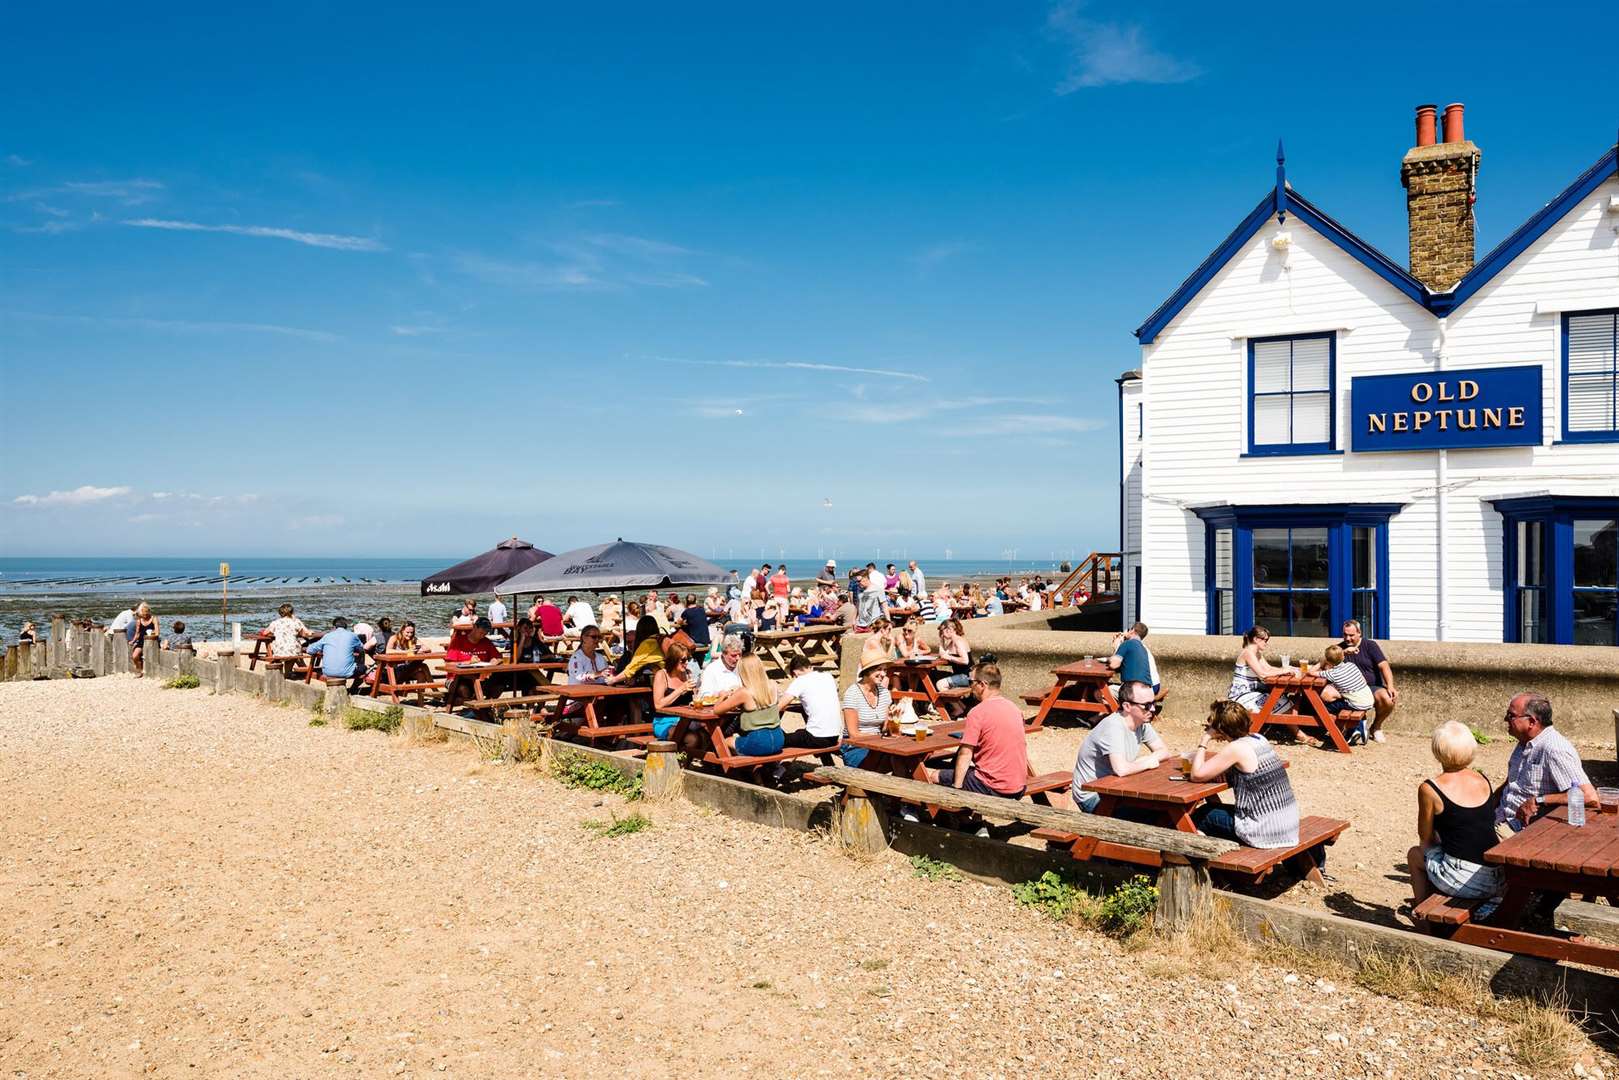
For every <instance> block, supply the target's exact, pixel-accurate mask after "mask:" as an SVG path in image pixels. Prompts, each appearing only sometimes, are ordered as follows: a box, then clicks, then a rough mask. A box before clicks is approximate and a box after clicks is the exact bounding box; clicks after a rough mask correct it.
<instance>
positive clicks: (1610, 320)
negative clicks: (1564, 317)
mask: <svg viewBox="0 0 1619 1080" xmlns="http://www.w3.org/2000/svg"><path fill="white" fill-rule="evenodd" d="M1614 318H1615V316H1613V315H1571V316H1569V320H1568V372H1569V374H1570V375H1574V374H1578V373H1579V372H1582V371H1584V372H1596V371H1600V372H1612V371H1613V368H1614V359H1613V352H1614Z"/></svg>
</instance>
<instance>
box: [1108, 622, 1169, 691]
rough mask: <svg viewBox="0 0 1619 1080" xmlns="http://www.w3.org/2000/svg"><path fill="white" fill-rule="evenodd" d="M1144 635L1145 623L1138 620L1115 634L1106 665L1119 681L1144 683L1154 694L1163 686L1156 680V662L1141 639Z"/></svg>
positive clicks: (1145, 632)
mask: <svg viewBox="0 0 1619 1080" xmlns="http://www.w3.org/2000/svg"><path fill="white" fill-rule="evenodd" d="M1146 636H1147V624H1146V623H1139V622H1138V623H1136V624H1135V625H1134V626H1131V627H1130V628H1129V629H1127V630H1125V631H1124V633H1122V634H1118V635H1115V636H1114V638H1113V655H1112V656H1110V657H1108V658H1107V666H1108V667H1110V668H1112V669H1113V670H1114V671H1117V672H1118V673H1119V682H1121V683H1126V682H1142V683H1146V684H1147V685H1148V686H1150V687H1152V692H1153V694H1154V695H1156V694H1157V693H1158V691H1159V690H1162V689H1163V686H1162V685H1161V684H1160V683H1159V681H1158V664H1157V662H1156V661H1154V660H1153V658H1152V653H1150V652H1148V651H1147V646H1146V643H1145V642H1144V641H1143V640H1142V639H1143V638H1145V637H1146Z"/></svg>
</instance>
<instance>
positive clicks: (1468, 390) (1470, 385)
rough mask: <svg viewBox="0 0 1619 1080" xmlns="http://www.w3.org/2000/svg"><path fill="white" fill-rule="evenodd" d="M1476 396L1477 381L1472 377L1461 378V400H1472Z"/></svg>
mask: <svg viewBox="0 0 1619 1080" xmlns="http://www.w3.org/2000/svg"><path fill="white" fill-rule="evenodd" d="M1476 397H1478V383H1476V382H1474V381H1473V380H1472V379H1463V380H1462V400H1463V401H1472V400H1473V399H1474V398H1476Z"/></svg>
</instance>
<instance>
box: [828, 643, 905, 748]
mask: <svg viewBox="0 0 1619 1080" xmlns="http://www.w3.org/2000/svg"><path fill="white" fill-rule="evenodd" d="M899 709H900V707H899V706H897V705H895V704H894V699H893V696H892V695H891V694H890V693H889V691H888V661H887V660H886V659H883V658H881V657H877V658H873V659H871V660H869V661H868V660H865V659H862V660H861V661H860V677H859V678H858V679H857V680H856V681H855V683H854V685H852V686H850V687H849V689H847V690H845V691H844V692H843V727H844V730H845V731H846V732H847V733H848V736H849V738H851V739H853V738H855V737H856V736H860V735H880V734H882V730H883V723H884V722H885V721H886V720H887V719H888V718H889V717H891V716H894V717H897V716H898V715H899ZM838 752H839V753H840V754H841V755H842V756H843V763H844V764H845V765H847V766H849V767H850V768H851V769H858V768H860V763H861V762H862V761H865V760H866V755H867V754H868V753H870V751H869V750H867V749H866V748H865V747H862V746H851V745H849V744H848V743H844V744H843V745H842V746H841V747H839V748H838Z"/></svg>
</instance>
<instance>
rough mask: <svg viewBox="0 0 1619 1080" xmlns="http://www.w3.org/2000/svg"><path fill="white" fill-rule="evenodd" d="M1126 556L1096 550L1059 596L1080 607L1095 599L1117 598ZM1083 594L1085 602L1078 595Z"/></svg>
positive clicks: (1060, 587)
mask: <svg viewBox="0 0 1619 1080" xmlns="http://www.w3.org/2000/svg"><path fill="white" fill-rule="evenodd" d="M1123 561H1124V556H1123V554H1121V553H1120V552H1117V551H1093V552H1091V553H1090V554H1089V555H1087V556H1085V558H1084V559H1082V560H1081V561H1080V564H1079V565H1078V566H1077V567H1075V568H1074V570H1073V571H1072V572H1071V573H1070V574H1069V575H1068V576H1067V577H1065V578H1063V579H1062V583H1061V584H1060V585H1058V586H1057V594H1058V595H1059V596H1061V597H1062V598H1063V603H1064V604H1066V605H1068V606H1070V607H1080V606H1083V605H1084V604H1086V603H1089V602H1091V601H1094V600H1101V599H1105V598H1111V599H1117V598H1118V595H1119V579H1120V569H1121V567H1122V565H1123ZM1081 591H1083V592H1084V594H1085V597H1084V599H1082V600H1078V601H1076V600H1075V599H1074V597H1075V595H1076V594H1077V593H1079V592H1081Z"/></svg>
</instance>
